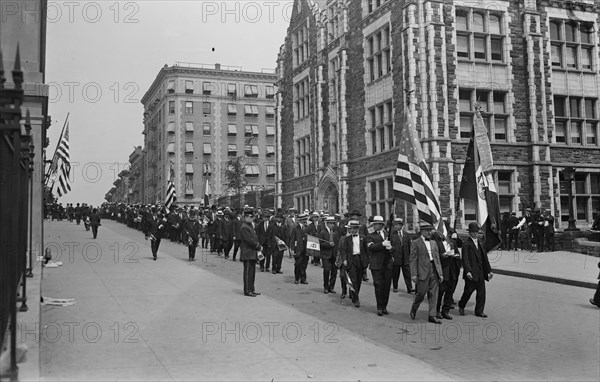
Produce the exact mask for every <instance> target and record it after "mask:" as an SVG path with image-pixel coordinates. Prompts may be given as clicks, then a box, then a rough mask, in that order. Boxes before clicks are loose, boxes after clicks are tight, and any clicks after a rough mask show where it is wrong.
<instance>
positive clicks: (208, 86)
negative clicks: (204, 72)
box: [202, 81, 212, 94]
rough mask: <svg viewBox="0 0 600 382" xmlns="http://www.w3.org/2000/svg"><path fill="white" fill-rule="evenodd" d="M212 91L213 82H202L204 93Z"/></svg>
mask: <svg viewBox="0 0 600 382" xmlns="http://www.w3.org/2000/svg"><path fill="white" fill-rule="evenodd" d="M210 93H212V83H211V82H208V81H204V82H202V94H210Z"/></svg>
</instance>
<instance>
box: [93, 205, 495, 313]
mask: <svg viewBox="0 0 600 382" xmlns="http://www.w3.org/2000/svg"><path fill="white" fill-rule="evenodd" d="M99 212H100V214H101V216H102V217H103V218H107V219H113V220H116V221H118V222H120V223H123V224H126V225H127V226H129V227H131V228H134V229H137V230H139V231H141V232H142V233H143V234H144V237H145V238H146V239H149V240H150V241H151V251H152V258H153V259H154V260H157V259H158V255H159V247H160V243H161V240H162V239H168V240H170V241H172V242H178V243H181V244H184V245H185V246H187V248H188V251H187V252H188V261H195V257H196V248H197V247H201V248H203V249H206V250H207V251H209V253H211V254H214V255H215V256H222V257H223V258H224V259H230V260H231V261H241V262H243V264H244V271H243V273H244V275H243V280H244V295H245V296H249V297H256V296H258V295H260V292H258V291H257V290H256V289H255V272H256V271H257V269H259V270H260V272H270V273H272V274H274V275H277V274H281V273H282V267H281V266H282V260H283V258H284V256H288V257H289V258H290V259H293V262H294V265H293V268H294V269H293V271H294V283H295V284H308V279H307V272H306V271H307V267H308V265H309V263H311V264H313V265H315V266H320V267H322V270H323V276H322V277H323V278H322V285H323V293H326V294H331V293H337V291H336V282H337V280H338V278H339V279H340V284H341V291H340V292H341V293H340V297H341V298H342V299H345V298H346V297H348V298H349V299H350V300H351V301H352V303H353V304H354V306H356V307H357V308H358V307H360V295H361V286H362V284H363V281H368V274H367V272H368V270H370V273H371V275H370V276H371V277H372V281H373V286H374V292H375V297H376V301H377V314H378V315H379V316H383V315H386V314H389V312H388V310H387V306H388V301H389V296H390V293H391V292H393V293H399V284H400V281H401V276H402V281H403V284H404V285H403V286H405V288H406V289H405V291H406V293H410V294H414V302H413V304H412V307H411V309H410V316H411V317H412V318H413V319H414V318H415V316H416V312H417V310H418V308H419V305H420V304H421V303H422V302H423V300H424V299H425V298H427V299H428V304H429V309H428V320H429V321H430V322H433V323H441V320H442V319H447V320H448V319H452V316H451V315H450V310H452V309H455V307H456V306H457V305H458V311H459V313H460V314H461V315H464V314H465V310H464V309H465V306H466V304H467V302H468V301H469V299H470V297H471V295H472V294H473V293H474V292H475V293H476V305H475V312H474V313H475V315H477V316H480V317H487V315H486V314H485V313H484V307H485V294H486V292H485V282H486V281H489V280H490V279H491V278H492V270H491V267H490V264H489V260H488V257H487V252H486V250H485V248H484V245H483V244H482V241H481V237H480V234H481V232H480V227H479V226H478V225H477V224H476V223H472V224H471V225H470V226H469V238H468V239H466V240H461V239H460V238H459V236H458V235H457V233H456V231H455V230H454V229H452V227H450V225H449V224H448V223H447V222H446V221H445V223H446V229H447V231H448V235H447V236H444V235H442V234H441V233H440V232H438V231H436V230H435V229H434V228H433V227H432V226H431V225H429V224H425V223H422V224H421V225H420V226H419V227H418V231H417V232H415V233H411V232H409V231H407V230H406V229H405V228H404V221H403V219H402V218H394V219H391V220H389V219H388V220H387V221H386V220H385V219H384V218H383V217H382V216H371V217H369V218H368V219H366V221H364V220H362V221H361V216H362V215H361V213H360V212H359V211H356V210H354V211H351V212H349V213H346V214H344V216H343V217H342V216H341V215H339V214H335V215H331V216H330V215H329V214H327V213H324V212H320V213H319V212H317V211H307V210H305V211H297V210H296V209H295V208H293V207H292V208H289V209H288V210H283V209H277V210H272V209H266V208H265V209H261V208H257V209H254V208H251V207H248V206H245V207H244V208H236V209H232V208H229V207H219V208H218V207H217V206H211V207H206V208H198V207H192V206H187V205H173V206H171V208H169V209H167V208H165V206H164V205H143V204H126V203H104V204H102V205H101V206H100V207H99ZM315 240H316V241H318V246H317V247H318V251H314V250H311V249H313V248H314V247H313V246H312V245H311V244H312V243H314V242H315ZM461 269H463V278H464V280H465V289H464V292H463V294H462V297H461V298H460V300H459V301H458V302H455V300H454V292H455V289H456V286H457V284H458V280H459V277H460V273H461ZM402 289H404V288H402Z"/></svg>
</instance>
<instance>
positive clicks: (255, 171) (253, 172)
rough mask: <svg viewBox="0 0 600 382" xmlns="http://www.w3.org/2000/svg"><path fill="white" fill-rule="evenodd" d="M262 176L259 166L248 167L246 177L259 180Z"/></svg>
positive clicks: (251, 165) (248, 165) (250, 165)
mask: <svg viewBox="0 0 600 382" xmlns="http://www.w3.org/2000/svg"><path fill="white" fill-rule="evenodd" d="M259 176H260V169H259V167H258V165H257V164H247V165H246V177H248V178H258V177H259Z"/></svg>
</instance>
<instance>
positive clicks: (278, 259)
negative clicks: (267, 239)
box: [271, 213, 290, 274]
mask: <svg viewBox="0 0 600 382" xmlns="http://www.w3.org/2000/svg"><path fill="white" fill-rule="evenodd" d="M283 220H284V217H283V213H277V215H275V223H274V224H273V239H275V237H277V238H279V239H280V240H281V241H283V242H284V243H285V244H286V245H288V248H289V241H290V239H289V237H288V230H287V227H286V226H285V225H284V224H283ZM283 252H284V251H282V250H281V249H279V247H278V245H277V241H275V248H273V251H272V254H273V265H272V268H271V269H272V273H273V274H276V273H282V272H281V263H282V262H283Z"/></svg>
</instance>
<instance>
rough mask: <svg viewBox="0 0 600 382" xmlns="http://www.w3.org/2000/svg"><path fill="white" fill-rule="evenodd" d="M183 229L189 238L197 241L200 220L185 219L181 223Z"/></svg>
mask: <svg viewBox="0 0 600 382" xmlns="http://www.w3.org/2000/svg"><path fill="white" fill-rule="evenodd" d="M183 229H184V231H185V233H186V234H187V235H188V238H191V239H192V240H193V241H194V243H198V235H200V222H199V221H198V220H196V219H187V220H186V221H185V223H183Z"/></svg>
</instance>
